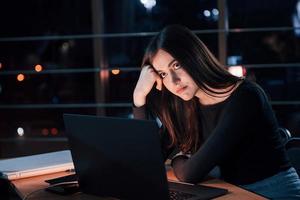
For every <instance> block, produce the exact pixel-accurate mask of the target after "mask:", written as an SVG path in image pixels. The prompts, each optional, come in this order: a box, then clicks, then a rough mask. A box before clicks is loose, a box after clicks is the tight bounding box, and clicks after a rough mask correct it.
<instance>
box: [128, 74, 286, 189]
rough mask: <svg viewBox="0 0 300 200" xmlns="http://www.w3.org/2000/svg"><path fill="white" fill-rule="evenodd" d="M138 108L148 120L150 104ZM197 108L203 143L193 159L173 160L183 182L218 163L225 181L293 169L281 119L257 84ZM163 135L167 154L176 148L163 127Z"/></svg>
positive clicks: (243, 86) (245, 181)
mask: <svg viewBox="0 0 300 200" xmlns="http://www.w3.org/2000/svg"><path fill="white" fill-rule="evenodd" d="M199 105H200V104H199ZM133 112H134V116H135V118H139V119H145V118H146V117H145V116H146V115H145V106H143V107H140V108H133ZM198 112H199V116H200V119H201V125H202V127H201V131H202V135H203V137H202V138H203V139H204V142H203V144H202V145H201V147H200V148H199V149H198V151H197V152H195V153H194V154H193V155H192V156H191V157H190V158H188V157H186V156H179V157H176V158H175V159H174V160H173V161H172V167H173V169H174V172H175V175H176V176H177V178H178V179H179V180H181V181H185V182H191V183H197V182H200V181H201V180H202V179H203V178H204V177H205V176H206V175H207V174H208V173H209V171H210V170H211V169H213V168H214V167H215V166H219V167H220V170H221V175H222V178H223V179H224V180H225V181H227V182H230V183H233V184H237V185H244V184H250V183H254V182H256V181H259V180H262V179H264V178H267V177H270V176H272V175H274V174H276V173H278V172H280V171H282V170H285V169H287V168H289V167H290V163H289V161H288V159H287V156H286V153H285V149H284V146H283V144H282V142H281V140H280V135H279V132H278V125H277V121H276V118H275V116H274V113H273V111H272V108H271V106H270V104H269V102H268V99H267V97H266V95H265V93H264V91H263V90H262V89H261V88H260V87H259V86H258V85H257V84H255V83H253V82H250V81H248V80H245V81H243V83H241V84H240V85H239V86H238V87H237V88H236V90H235V91H234V92H233V93H232V94H231V95H230V97H228V98H227V99H226V100H225V101H223V102H221V103H217V104H214V105H208V106H204V105H200V106H199V110H198ZM191 121H192V120H191ZM162 130H164V129H163V128H162ZM161 138H162V148H163V153H164V154H165V157H166V156H167V155H168V154H169V153H170V152H171V150H172V148H171V149H168V148H167V144H168V141H169V138H168V133H167V131H161Z"/></svg>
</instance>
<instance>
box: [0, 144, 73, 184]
mask: <svg viewBox="0 0 300 200" xmlns="http://www.w3.org/2000/svg"><path fill="white" fill-rule="evenodd" d="M72 169H74V165H73V161H72V157H71V153H70V151H69V150H65V151H57V152H51V153H43V154H38V155H31V156H23V157H17V158H10V159H3V160H0V177H1V178H4V179H8V180H16V179H20V178H27V177H32V176H38V175H43V174H50V173H55V172H61V171H68V170H72Z"/></svg>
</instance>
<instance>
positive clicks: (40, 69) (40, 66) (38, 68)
mask: <svg viewBox="0 0 300 200" xmlns="http://www.w3.org/2000/svg"><path fill="white" fill-rule="evenodd" d="M34 69H35V71H36V72H41V71H42V70H43V67H42V65H36V66H35V67H34Z"/></svg>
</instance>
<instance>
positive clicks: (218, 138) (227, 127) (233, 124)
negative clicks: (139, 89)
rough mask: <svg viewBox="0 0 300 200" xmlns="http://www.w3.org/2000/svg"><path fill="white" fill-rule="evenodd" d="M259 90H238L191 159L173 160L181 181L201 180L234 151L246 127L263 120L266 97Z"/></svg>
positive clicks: (181, 157) (194, 181) (175, 170)
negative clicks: (261, 118) (262, 113)
mask: <svg viewBox="0 0 300 200" xmlns="http://www.w3.org/2000/svg"><path fill="white" fill-rule="evenodd" d="M261 97H262V96H261V94H260V91H258V90H257V89H255V88H254V89H253V88H250V89H244V90H241V91H237V93H236V94H235V96H234V97H232V99H231V101H230V102H228V105H227V107H226V108H225V109H226V110H225V112H224V113H225V114H224V116H221V118H220V121H219V123H218V124H217V126H216V128H215V129H214V132H213V133H212V134H211V136H210V137H209V138H208V139H207V141H206V142H205V143H204V144H203V145H202V146H201V148H200V149H199V150H198V151H197V152H196V153H195V154H194V155H192V156H191V157H190V158H188V157H185V156H180V157H176V158H175V159H174V160H172V167H173V169H174V173H175V175H176V176H177V178H178V179H179V180H180V181H184V182H190V183H198V182H200V181H201V180H202V179H203V178H204V177H205V176H206V175H207V174H208V173H209V171H210V170H211V169H213V167H215V166H216V165H217V164H219V163H220V162H222V161H223V160H224V159H226V158H227V157H228V156H230V155H231V154H232V153H233V152H234V151H236V150H238V149H236V147H237V146H238V144H239V143H240V141H241V140H242V139H243V137H244V133H245V132H246V131H245V130H247V129H251V125H252V124H253V122H254V121H257V120H259V113H260V111H259V110H260V109H261V107H262V101H263V100H262V98H261Z"/></svg>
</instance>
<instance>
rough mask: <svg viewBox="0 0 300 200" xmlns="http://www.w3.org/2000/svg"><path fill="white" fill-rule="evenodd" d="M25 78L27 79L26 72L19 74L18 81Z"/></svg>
mask: <svg viewBox="0 0 300 200" xmlns="http://www.w3.org/2000/svg"><path fill="white" fill-rule="evenodd" d="M24 79H25V76H24V74H18V76H17V80H18V81H24Z"/></svg>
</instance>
